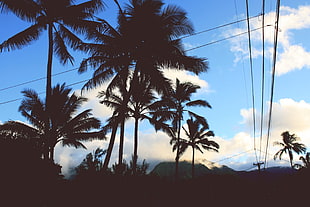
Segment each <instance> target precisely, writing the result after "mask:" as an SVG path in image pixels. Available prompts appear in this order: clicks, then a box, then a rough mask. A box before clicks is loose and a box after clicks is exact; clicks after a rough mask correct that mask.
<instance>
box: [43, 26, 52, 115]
mask: <svg viewBox="0 0 310 207" xmlns="http://www.w3.org/2000/svg"><path fill="white" fill-rule="evenodd" d="M52 62H53V28H52V25H51V24H49V25H48V59H47V69H46V96H45V104H46V110H48V105H49V99H50V96H51V93H52Z"/></svg>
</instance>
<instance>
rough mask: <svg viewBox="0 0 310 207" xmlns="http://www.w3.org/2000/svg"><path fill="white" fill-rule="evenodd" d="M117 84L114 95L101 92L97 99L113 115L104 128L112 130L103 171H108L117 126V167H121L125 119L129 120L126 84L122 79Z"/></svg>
mask: <svg viewBox="0 0 310 207" xmlns="http://www.w3.org/2000/svg"><path fill="white" fill-rule="evenodd" d="M118 83H119V85H118V87H119V88H118V91H115V90H114V93H111V92H110V91H108V92H105V91H101V92H99V94H98V98H103V100H101V101H100V103H101V104H104V105H106V106H107V107H109V108H111V109H113V115H112V117H111V118H110V119H109V120H108V124H107V125H106V127H105V128H107V130H108V129H112V134H111V139H110V143H109V147H108V150H107V155H106V159H105V162H104V169H105V170H107V169H108V164H109V161H110V157H111V154H112V149H113V145H114V141H115V136H116V131H117V128H118V126H120V144H119V157H118V165H119V166H122V162H123V148H124V136H125V121H126V119H128V118H129V115H128V109H127V98H126V97H127V96H128V91H127V90H126V83H124V82H123V80H122V79H121V80H119V82H118ZM112 92H113V91H112ZM117 93H119V94H117Z"/></svg>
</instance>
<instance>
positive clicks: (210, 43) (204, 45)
mask: <svg viewBox="0 0 310 207" xmlns="http://www.w3.org/2000/svg"><path fill="white" fill-rule="evenodd" d="M269 26H271V25H266V26H265V27H269ZM260 29H261V27H258V28H256V29H252V30H250V32H254V31H257V30H260ZM247 33H248V31H246V32H241V33H238V34H236V35H232V36H229V37H226V38H223V39H219V40H215V41H212V42H209V43H206V44H203V45H199V46H197V47H193V48H190V49H187V50H185V52H188V51H191V50H196V49H199V48H202V47H206V46H209V45H213V44H215V43H219V42H222V41H225V40H229V39H232V38H235V37H238V36H241V35H245V34H247Z"/></svg>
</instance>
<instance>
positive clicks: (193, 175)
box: [192, 146, 195, 178]
mask: <svg viewBox="0 0 310 207" xmlns="http://www.w3.org/2000/svg"><path fill="white" fill-rule="evenodd" d="M192 149H193V151H192V178H194V177H195V148H194V146H192Z"/></svg>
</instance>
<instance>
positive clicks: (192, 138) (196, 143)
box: [171, 117, 220, 178]
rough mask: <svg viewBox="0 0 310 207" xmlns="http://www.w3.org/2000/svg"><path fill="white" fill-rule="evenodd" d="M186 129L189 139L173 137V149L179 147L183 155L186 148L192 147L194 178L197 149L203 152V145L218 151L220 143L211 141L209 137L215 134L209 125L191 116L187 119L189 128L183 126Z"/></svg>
mask: <svg viewBox="0 0 310 207" xmlns="http://www.w3.org/2000/svg"><path fill="white" fill-rule="evenodd" d="M182 128H183V130H184V131H185V134H186V136H187V139H183V138H180V139H179V140H177V139H172V140H171V141H172V143H174V146H173V149H174V150H176V149H178V148H179V153H180V154H179V156H181V155H182V154H183V153H184V152H185V151H186V149H187V148H188V147H189V146H190V147H192V178H194V176H195V163H194V162H195V149H196V150H199V151H200V152H201V153H203V151H202V149H201V148H200V147H202V148H203V149H205V150H212V151H215V152H218V149H219V147H220V146H219V145H218V143H216V142H215V141H211V140H209V139H208V138H209V137H211V136H214V133H213V131H209V130H208V129H209V127H208V126H207V125H205V124H204V123H201V122H200V120H198V119H196V120H193V118H192V117H191V118H190V119H188V120H187V128H188V129H186V128H185V127H182Z"/></svg>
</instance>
